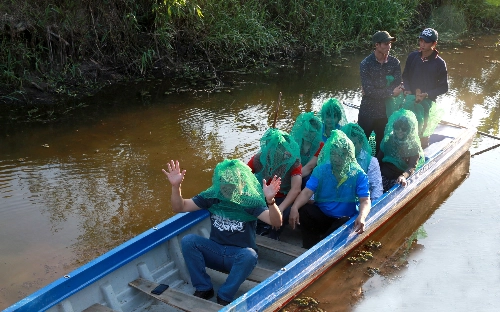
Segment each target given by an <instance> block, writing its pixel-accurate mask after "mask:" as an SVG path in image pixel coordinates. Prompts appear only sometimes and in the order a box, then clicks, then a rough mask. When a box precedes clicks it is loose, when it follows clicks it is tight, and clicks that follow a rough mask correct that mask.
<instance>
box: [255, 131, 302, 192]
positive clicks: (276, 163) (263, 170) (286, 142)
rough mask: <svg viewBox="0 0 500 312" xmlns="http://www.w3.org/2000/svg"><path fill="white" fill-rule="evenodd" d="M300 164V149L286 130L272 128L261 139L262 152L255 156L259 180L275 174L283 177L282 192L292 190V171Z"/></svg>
mask: <svg viewBox="0 0 500 312" xmlns="http://www.w3.org/2000/svg"><path fill="white" fill-rule="evenodd" d="M298 166H300V149H299V145H298V144H297V142H295V140H294V139H293V138H292V137H291V136H290V135H289V134H288V133H286V132H284V131H281V130H278V129H276V128H271V129H269V130H267V131H266V133H264V135H263V136H262V138H261V139H260V152H259V153H258V154H257V155H256V156H255V157H254V172H255V176H256V177H257V180H258V181H259V182H260V183H262V179H266V181H269V180H270V179H272V178H273V177H274V176H277V177H280V178H281V187H280V192H281V193H283V194H287V193H288V192H289V191H290V188H291V183H292V176H291V172H292V170H293V169H295V168H296V167H298Z"/></svg>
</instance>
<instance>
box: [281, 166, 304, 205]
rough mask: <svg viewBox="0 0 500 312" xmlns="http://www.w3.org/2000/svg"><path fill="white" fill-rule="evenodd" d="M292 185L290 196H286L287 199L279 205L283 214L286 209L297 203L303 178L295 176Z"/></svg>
mask: <svg viewBox="0 0 500 312" xmlns="http://www.w3.org/2000/svg"><path fill="white" fill-rule="evenodd" d="M291 184H292V187H291V188H290V191H289V192H288V194H286V197H285V199H284V200H283V201H282V202H281V204H280V205H279V208H280V210H281V212H283V211H284V210H285V209H286V208H288V207H290V206H291V205H292V204H293V202H294V201H295V198H297V196H298V195H299V193H300V188H301V186H302V176H300V175H294V176H293V177H292V183H291Z"/></svg>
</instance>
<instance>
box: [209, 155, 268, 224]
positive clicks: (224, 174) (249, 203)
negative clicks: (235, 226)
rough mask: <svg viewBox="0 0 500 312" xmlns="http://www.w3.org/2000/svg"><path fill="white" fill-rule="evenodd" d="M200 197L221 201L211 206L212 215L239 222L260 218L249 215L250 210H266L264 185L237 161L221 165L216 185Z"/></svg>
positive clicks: (216, 173) (218, 169) (216, 170)
mask: <svg viewBox="0 0 500 312" xmlns="http://www.w3.org/2000/svg"><path fill="white" fill-rule="evenodd" d="M200 195H201V196H203V197H204V198H217V199H219V200H220V202H219V203H218V204H215V205H212V207H210V209H209V211H210V212H211V213H213V214H215V215H218V216H221V217H224V218H228V219H232V220H237V221H252V220H256V219H257V218H256V217H254V216H253V215H251V214H249V213H247V212H246V211H245V209H246V208H255V207H266V200H265V197H264V192H263V190H262V186H261V184H260V183H259V181H257V178H256V177H255V175H254V174H253V173H252V170H251V169H250V167H248V166H247V165H246V164H245V163H243V162H242V161H240V160H237V159H233V160H231V159H226V160H224V161H223V162H220V163H219V164H217V166H216V167H215V170H214V175H213V177H212V186H211V187H209V188H208V189H207V190H205V191H203V192H201V193H200Z"/></svg>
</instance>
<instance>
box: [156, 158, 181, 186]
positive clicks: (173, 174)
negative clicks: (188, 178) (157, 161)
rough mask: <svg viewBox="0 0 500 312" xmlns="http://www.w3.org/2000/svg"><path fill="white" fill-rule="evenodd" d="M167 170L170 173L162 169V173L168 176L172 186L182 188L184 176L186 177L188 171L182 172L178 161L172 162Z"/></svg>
mask: <svg viewBox="0 0 500 312" xmlns="http://www.w3.org/2000/svg"><path fill="white" fill-rule="evenodd" d="M167 168H168V171H167V170H165V169H161V171H163V173H164V174H165V175H166V176H167V178H168V181H170V184H172V186H176V187H180V185H181V183H182V181H183V180H184V176H185V175H186V170H182V171H181V167H180V165H179V161H178V160H176V161H175V162H174V161H173V160H171V161H170V163H169V164H167Z"/></svg>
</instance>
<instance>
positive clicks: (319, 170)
mask: <svg viewBox="0 0 500 312" xmlns="http://www.w3.org/2000/svg"><path fill="white" fill-rule="evenodd" d="M331 168H332V167H331V165H330V164H323V165H320V166H316V168H314V171H316V172H313V174H312V175H311V177H310V178H309V180H308V181H307V183H306V187H307V188H308V189H310V190H312V191H313V192H314V199H315V201H316V202H315V203H314V204H315V205H316V206H318V208H319V209H321V211H322V212H323V213H324V214H326V215H327V216H329V217H335V218H339V217H352V216H353V215H355V214H356V213H357V210H356V202H355V201H354V200H353V201H352V202H340V201H323V200H321V199H322V198H323V199H324V198H332V195H333V194H332V192H336V194H337V195H333V196H337V197H345V198H354V197H355V196H357V197H358V198H359V197H370V191H369V183H368V177H367V175H366V174H365V173H364V172H363V171H362V170H359V171H357V172H356V174H354V175H350V176H349V177H348V178H347V180H346V181H345V182H344V183H342V184H341V185H340V186H338V187H337V184H338V182H337V179H336V178H335V176H334V175H333V173H332V169H331ZM318 177H319V178H318ZM320 183H325V184H326V183H328V184H333V185H331V186H330V185H327V187H321V188H318V185H319V184H320Z"/></svg>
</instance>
